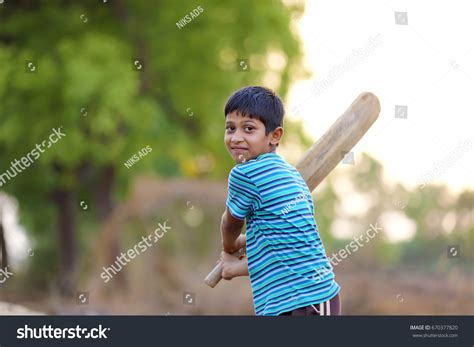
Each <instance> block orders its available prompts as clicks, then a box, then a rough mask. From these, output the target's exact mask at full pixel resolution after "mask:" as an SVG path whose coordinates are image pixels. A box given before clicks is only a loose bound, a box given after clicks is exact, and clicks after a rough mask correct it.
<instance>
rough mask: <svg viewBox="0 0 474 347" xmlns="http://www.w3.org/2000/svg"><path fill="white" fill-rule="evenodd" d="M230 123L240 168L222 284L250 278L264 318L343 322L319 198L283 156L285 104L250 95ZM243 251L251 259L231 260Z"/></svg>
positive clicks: (232, 181) (239, 96)
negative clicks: (320, 225) (318, 215)
mask: <svg viewBox="0 0 474 347" xmlns="http://www.w3.org/2000/svg"><path fill="white" fill-rule="evenodd" d="M224 115H225V119H226V125H225V129H226V130H225V136H224V142H225V144H226V147H227V149H228V151H229V153H230V155H231V156H232V159H234V161H235V162H236V163H237V165H236V166H235V167H234V168H233V169H232V170H231V172H230V174H229V185H228V197H227V201H226V211H225V212H224V215H223V216H222V221H221V233H222V244H223V252H222V253H221V261H222V266H223V271H222V277H223V278H224V279H227V280H230V279H232V278H233V277H236V276H245V275H250V283H251V286H252V295H253V301H254V307H255V313H256V315H258V316H260V315H268V316H277V315H338V314H340V302H339V294H338V293H339V291H340V287H339V285H338V284H337V283H336V282H335V280H334V273H333V271H332V267H331V264H330V262H329V260H328V258H327V256H326V252H325V250H324V246H323V244H322V242H321V239H320V238H319V233H318V229H317V225H316V222H315V220H314V207H313V200H312V198H311V192H310V191H309V189H308V186H307V185H306V183H305V181H304V180H303V178H302V177H301V175H300V174H299V172H298V171H297V170H296V169H295V168H294V167H293V166H291V165H289V164H288V163H287V162H285V161H284V160H283V158H282V157H280V156H279V155H278V154H276V147H278V144H279V142H280V140H281V138H282V136H283V115H284V109H283V104H282V102H281V100H280V98H279V97H278V96H277V95H275V93H274V92H272V91H271V90H269V89H267V88H263V87H245V88H243V89H240V90H238V91H237V92H235V93H234V94H233V95H232V96H231V97H230V98H229V100H228V101H227V104H226V105H225V108H224ZM245 220H246V234H245V235H243V234H241V231H242V228H243V226H244V221H245ZM243 247H246V253H247V255H246V256H244V257H240V259H238V258H236V257H234V256H232V255H230V253H233V252H235V251H237V250H239V249H240V248H243Z"/></svg>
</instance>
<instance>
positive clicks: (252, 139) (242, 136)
mask: <svg viewBox="0 0 474 347" xmlns="http://www.w3.org/2000/svg"><path fill="white" fill-rule="evenodd" d="M282 135H283V128H282V127H278V128H276V129H275V130H273V131H271V132H270V133H269V134H268V135H265V125H264V124H263V123H262V122H261V121H260V120H258V119H256V118H250V117H248V116H242V115H240V114H238V113H237V111H233V112H231V113H229V114H228V115H227V116H226V122H225V135H224V142H225V145H226V147H227V150H228V151H229V153H230V155H231V156H232V159H234V161H235V162H236V163H245V162H246V161H248V160H250V159H254V158H256V157H258V156H259V155H260V154H263V153H269V152H272V151H274V150H275V148H276V146H277V145H278V143H279V142H280V139H281V136H282Z"/></svg>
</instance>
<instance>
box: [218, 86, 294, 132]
mask: <svg viewBox="0 0 474 347" xmlns="http://www.w3.org/2000/svg"><path fill="white" fill-rule="evenodd" d="M234 111H237V113H239V114H241V115H242V116H248V117H250V118H256V119H258V120H260V121H261V122H262V123H263V124H264V125H265V135H268V134H269V133H270V132H271V131H273V130H275V129H276V128H278V127H283V116H284V114H285V110H284V108H283V103H282V102H281V99H280V98H279V97H278V95H276V94H275V93H274V92H273V91H272V90H270V89H268V88H265V87H258V86H250V87H244V88H242V89H239V90H238V91H236V92H235V93H234V94H232V95H231V96H230V98H229V100H227V103H226V104H225V107H224V116H225V117H227V115H228V114H229V113H232V112H234Z"/></svg>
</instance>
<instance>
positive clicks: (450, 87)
mask: <svg viewBox="0 0 474 347" xmlns="http://www.w3.org/2000/svg"><path fill="white" fill-rule="evenodd" d="M446 5H447V2H446V1H440V2H438V3H437V4H432V3H428V2H426V1H421V2H417V3H416V4H415V3H409V2H408V1H398V2H391V1H385V2H384V1H377V2H376V1H361V2H357V3H352V2H349V1H342V0H341V1H334V2H330V4H329V3H328V2H323V1H318V0H314V1H307V2H305V1H280V0H262V1H250V0H248V1H245V0H239V1H234V2H226V1H217V0H214V1H211V0H207V1H206V0H203V1H181V0H180V1H174V0H173V1H172V0H162V1H144V0H136V1H131V0H130V1H125V0H87V1H81V2H79V1H66V0H63V1H60V0H53V1H33V0H15V1H13V0H0V66H1V68H0V246H1V250H0V254H1V269H2V270H3V272H2V273H1V274H2V276H0V314H13V313H19V312H20V313H25V312H26V313H34V312H39V313H47V314H154V315H213V314H229V315H253V314H254V310H253V303H252V296H251V289H250V283H249V280H248V277H247V278H237V279H234V280H232V281H222V282H221V283H220V284H219V285H218V286H217V287H216V288H214V289H210V288H209V287H207V286H206V285H205V284H204V282H203V279H204V277H205V276H206V275H207V273H208V272H209V271H210V270H211V269H212V267H213V266H214V264H215V261H216V260H217V259H218V257H219V253H220V249H221V240H220V231H219V223H220V218H221V215H222V213H223V211H224V208H225V198H226V189H227V187H226V186H227V176H228V173H229V171H230V169H231V168H232V167H233V165H234V163H233V162H232V160H231V158H230V156H229V155H228V153H227V152H226V149H225V146H224V143H223V134H224V114H223V107H224V104H225V102H226V100H227V98H228V97H229V96H230V94H231V93H232V92H234V91H235V90H236V89H239V88H241V87H243V86H247V85H264V86H267V87H270V88H272V89H274V90H275V91H276V92H277V93H278V94H279V95H280V96H281V97H282V99H283V100H284V102H285V106H286V116H285V117H286V118H285V136H284V140H283V143H282V146H280V147H281V148H280V149H279V154H280V155H282V156H283V157H284V158H285V159H286V160H287V161H288V162H290V163H291V164H293V165H294V164H296V162H297V161H298V159H299V158H300V157H301V155H302V154H303V153H304V151H305V150H306V149H308V148H309V146H310V145H311V144H312V143H314V141H316V140H317V139H318V138H319V137H320V136H321V135H322V134H323V133H324V132H325V131H326V130H327V129H328V128H329V127H330V126H331V124H332V123H333V122H334V121H335V120H336V119H337V117H338V116H339V115H341V114H342V113H343V112H344V110H345V109H346V108H347V107H348V106H349V105H350V103H351V102H352V101H353V100H354V99H355V98H356V97H357V96H358V95H359V94H360V93H361V92H363V91H371V92H373V93H375V94H376V95H377V96H378V97H379V99H380V101H381V106H382V112H381V114H380V116H379V119H378V120H377V122H376V123H375V124H374V126H373V127H372V128H371V129H370V130H369V131H368V133H367V134H366V135H365V137H364V138H363V139H362V140H361V141H360V142H359V143H358V144H357V145H356V147H355V148H354V149H353V151H352V152H350V153H348V154H346V156H345V157H344V158H342V160H341V163H340V164H339V166H338V167H337V168H336V169H335V170H334V171H333V172H332V173H331V174H330V175H329V176H328V177H327V179H326V180H325V181H324V182H323V183H322V184H321V185H320V186H319V187H317V188H316V189H315V191H314V192H313V198H314V202H315V211H316V215H315V218H316V221H317V224H318V227H319V232H320V234H321V237H322V239H323V241H324V244H325V247H326V251H327V253H328V255H331V254H335V253H338V252H339V251H340V250H341V249H344V248H345V247H346V246H347V245H348V244H350V242H351V241H353V240H354V238H356V237H360V236H361V235H364V234H365V232H366V230H367V229H369V228H370V225H371V224H372V225H375V224H377V225H378V226H379V227H381V228H382V231H381V232H380V233H379V234H377V235H376V236H375V237H374V238H373V239H371V240H370V242H367V243H366V244H364V246H363V247H359V249H358V250H357V251H356V252H353V253H351V254H350V255H349V256H347V257H346V258H345V259H343V260H342V261H340V262H339V263H338V264H337V266H335V269H334V270H335V273H336V280H337V281H338V283H339V284H340V285H341V287H342V291H341V297H342V309H343V313H344V314H347V315H361V314H369V315H382V314H383V315H397V314H408V315H410V314H435V315H457V314H473V313H474V304H473V296H474V274H473V259H474V246H473V242H474V214H473V204H474V189H473V177H474V167H473V164H472V163H473V162H474V156H473V152H474V151H473V150H472V147H473V140H474V134H473V128H474V127H473V125H474V121H473V117H472V116H473V115H472V106H471V105H470V104H468V102H469V101H470V99H471V98H472V92H473V87H474V79H473V76H474V64H472V61H474V59H473V58H474V57H473V55H474V49H473V48H474V45H473V44H472V37H471V38H469V36H468V35H469V33H472V32H473V30H474V28H473V26H474V24H473V22H472V20H471V19H470V17H468V16H469V14H470V12H469V11H468V5H469V4H468V2H467V1H464V2H462V1H460V2H457V7H456V8H454V7H452V5H449V6H447V7H446ZM428 7H429V13H428V12H427V8H428ZM58 129H60V131H61V132H62V133H63V134H64V136H57V135H56V137H50V136H51V134H54V133H56V134H57V131H58ZM58 137H59V138H58ZM54 138H55V139H56V140H55V141H54V140H52V139H54ZM43 141H46V143H48V145H47V146H44V145H43V146H42V147H41V144H42V143H43ZM38 146H40V147H38ZM40 148H41V149H42V150H40ZM35 153H36V154H35ZM28 154H29V156H28ZM18 163H20V164H18ZM26 163H28V165H27V164H26ZM21 165H24V167H23V168H22V166H21ZM163 225H166V227H167V228H168V229H166V230H167V232H166V233H164V235H163V236H162V237H161V238H159V239H158V240H157V242H154V243H153V244H152V245H151V246H149V247H147V249H146V251H143V252H142V253H140V254H139V255H138V256H136V257H135V258H134V259H132V260H131V261H130V262H127V263H126V264H124V265H121V267H120V271H117V274H116V275H114V276H112V277H113V278H111V279H110V280H108V281H105V280H104V277H102V276H101V275H102V274H103V271H105V270H104V269H105V268H110V267H111V265H112V264H115V265H114V266H115V268H118V263H117V257H120V255H121V253H122V252H123V253H127V251H128V250H130V249H133V248H134V247H135V246H136V245H137V244H139V243H140V241H142V240H143V239H142V237H147V236H148V235H151V234H153V233H154V232H155V230H163V229H160V228H162V227H163ZM109 271H110V270H109Z"/></svg>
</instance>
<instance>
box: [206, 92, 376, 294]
mask: <svg viewBox="0 0 474 347" xmlns="http://www.w3.org/2000/svg"><path fill="white" fill-rule="evenodd" d="M379 113H380V102H379V100H378V98H377V97H376V96H375V95H374V94H372V93H368V92H366V93H362V94H360V95H359V96H358V97H357V98H356V99H355V100H354V101H353V102H352V104H351V105H350V106H349V108H348V109H347V110H346V111H345V112H344V113H343V114H342V115H341V116H340V117H339V118H338V119H337V120H336V122H334V124H333V125H332V126H331V127H330V128H329V130H328V131H326V133H324V135H323V136H321V138H320V139H318V141H316V142H315V143H314V144H313V145H312V146H311V148H310V149H308V150H307V151H306V153H305V154H304V155H303V157H302V158H301V160H300V161H299V162H298V163H297V164H296V166H295V167H296V169H297V170H298V171H299V172H300V174H301V176H302V177H303V179H304V180H305V182H306V184H307V185H308V188H309V190H310V191H311V192H312V191H313V190H314V189H315V188H316V187H317V186H318V184H319V183H321V181H322V180H323V179H324V178H325V177H326V176H327V175H328V174H329V173H330V172H331V171H332V170H333V169H334V168H335V167H336V166H337V164H338V163H339V162H340V161H341V160H342V159H343V158H344V156H345V154H347V153H348V152H349V151H350V150H351V149H352V148H353V147H354V146H355V145H356V143H357V142H359V140H360V139H361V138H362V136H364V134H365V133H366V132H367V130H368V129H369V128H370V127H371V125H372V124H373V123H374V122H375V120H376V119H377V117H378V116H379ZM236 253H238V252H236ZM236 255H237V254H236ZM221 275H222V265H221V264H220V263H219V264H217V265H216V266H215V267H214V269H213V270H212V271H211V272H210V273H209V274H208V275H207V277H206V278H205V280H204V282H206V284H207V285H208V286H209V287H211V288H214V287H215V286H216V285H217V283H219V281H220V280H221V279H222V276H221Z"/></svg>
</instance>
